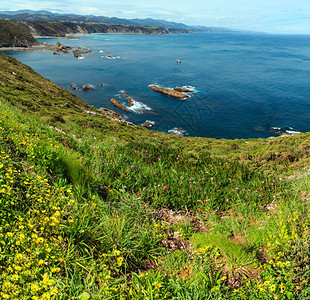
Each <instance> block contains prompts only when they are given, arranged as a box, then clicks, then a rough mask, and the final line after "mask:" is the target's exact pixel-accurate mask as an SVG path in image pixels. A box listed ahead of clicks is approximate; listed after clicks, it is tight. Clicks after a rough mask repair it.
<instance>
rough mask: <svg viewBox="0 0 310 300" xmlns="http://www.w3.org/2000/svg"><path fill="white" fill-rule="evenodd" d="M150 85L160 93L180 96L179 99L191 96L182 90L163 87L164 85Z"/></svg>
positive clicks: (175, 96)
mask: <svg viewBox="0 0 310 300" xmlns="http://www.w3.org/2000/svg"><path fill="white" fill-rule="evenodd" d="M149 87H150V88H151V89H152V90H153V91H155V92H159V93H162V94H165V95H168V96H170V97H174V98H178V99H186V98H188V97H189V96H188V95H186V94H184V93H182V92H179V91H176V90H174V89H169V88H163V87H159V86H157V85H154V84H152V85H150V86H149Z"/></svg>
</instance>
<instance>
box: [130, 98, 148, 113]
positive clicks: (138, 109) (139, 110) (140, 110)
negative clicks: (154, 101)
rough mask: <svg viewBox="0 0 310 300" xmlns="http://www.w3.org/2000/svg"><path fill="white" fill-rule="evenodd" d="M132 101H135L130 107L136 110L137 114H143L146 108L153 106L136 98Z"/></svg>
mask: <svg viewBox="0 0 310 300" xmlns="http://www.w3.org/2000/svg"><path fill="white" fill-rule="evenodd" d="M132 102H133V106H130V107H129V109H130V110H132V111H134V112H135V113H137V114H142V113H143V112H144V111H146V110H152V108H151V107H149V106H148V105H146V104H145V103H142V102H139V101H137V100H134V99H132Z"/></svg>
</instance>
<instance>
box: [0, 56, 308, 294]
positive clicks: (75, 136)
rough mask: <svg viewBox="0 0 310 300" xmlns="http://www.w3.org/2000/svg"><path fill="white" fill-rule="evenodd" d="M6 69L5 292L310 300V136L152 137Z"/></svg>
mask: <svg viewBox="0 0 310 300" xmlns="http://www.w3.org/2000/svg"><path fill="white" fill-rule="evenodd" d="M0 66H1V68H0V78H1V80H0V95H1V96H0V97H1V98H0V99H1V105H0V208H1V209H0V215H1V217H0V219H1V223H0V296H1V298H2V299H82V300H87V299H309V298H310V270H309V268H310V255H309V247H310V232H309V229H310V222H309V198H310V178H309V157H310V134H309V133H304V134H296V135H293V136H287V135H283V136H280V137H276V138H269V139H248V140H224V139H221V140H215V139H207V138H191V137H180V136H174V135H169V134H165V133H159V132H155V131H149V130H148V129H145V128H142V127H139V126H131V125H126V124H124V123H121V122H117V121H111V120H109V119H107V118H106V117H105V116H103V115H101V114H100V113H99V112H98V110H97V109H96V108H94V107H91V106H89V105H88V104H86V103H84V102H82V101H81V100H80V99H78V98H77V97H75V96H74V95H72V94H70V93H69V92H67V91H65V90H62V89H61V88H59V87H57V86H56V85H54V84H53V83H51V82H50V81H48V80H46V79H44V78H42V77H41V76H40V75H38V74H37V73H35V72H34V71H32V70H31V69H30V68H29V67H26V66H24V65H22V64H20V63H19V62H18V61H16V60H14V59H12V58H9V57H8V56H6V55H4V54H2V53H0ZM65 103H69V104H70V107H67V106H64V104H65ZM85 110H90V111H93V112H96V113H97V114H96V115H90V114H87V113H85Z"/></svg>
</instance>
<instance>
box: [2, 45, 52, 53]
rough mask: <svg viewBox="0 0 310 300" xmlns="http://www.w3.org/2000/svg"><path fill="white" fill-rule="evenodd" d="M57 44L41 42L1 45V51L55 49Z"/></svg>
mask: <svg viewBox="0 0 310 300" xmlns="http://www.w3.org/2000/svg"><path fill="white" fill-rule="evenodd" d="M54 48H55V46H53V45H49V44H45V43H40V44H38V45H33V46H29V47H16V46H13V47H0V51H35V50H53V49H54Z"/></svg>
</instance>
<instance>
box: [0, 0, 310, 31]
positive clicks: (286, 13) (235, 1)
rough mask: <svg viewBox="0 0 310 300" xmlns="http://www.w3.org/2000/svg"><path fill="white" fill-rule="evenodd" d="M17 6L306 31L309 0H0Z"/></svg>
mask: <svg viewBox="0 0 310 300" xmlns="http://www.w3.org/2000/svg"><path fill="white" fill-rule="evenodd" d="M19 9H33V10H39V9H46V10H50V11H54V12H60V13H63V12H65V13H75V14H84V15H85V14H93V15H98V16H99V15H101V16H108V17H120V18H128V19H131V18H154V19H164V20H168V21H174V22H182V23H185V24H188V25H204V26H216V27H227V28H233V29H242V30H251V31H263V32H269V33H302V34H310V0H257V1H253V0H187V1H185V0H153V1H146V0H130V1H127V0H123V1H120V0H113V1H105V0H87V1H85V0H84V1H82V0H47V1H42V0H32V1H28V0H0V10H19Z"/></svg>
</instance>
